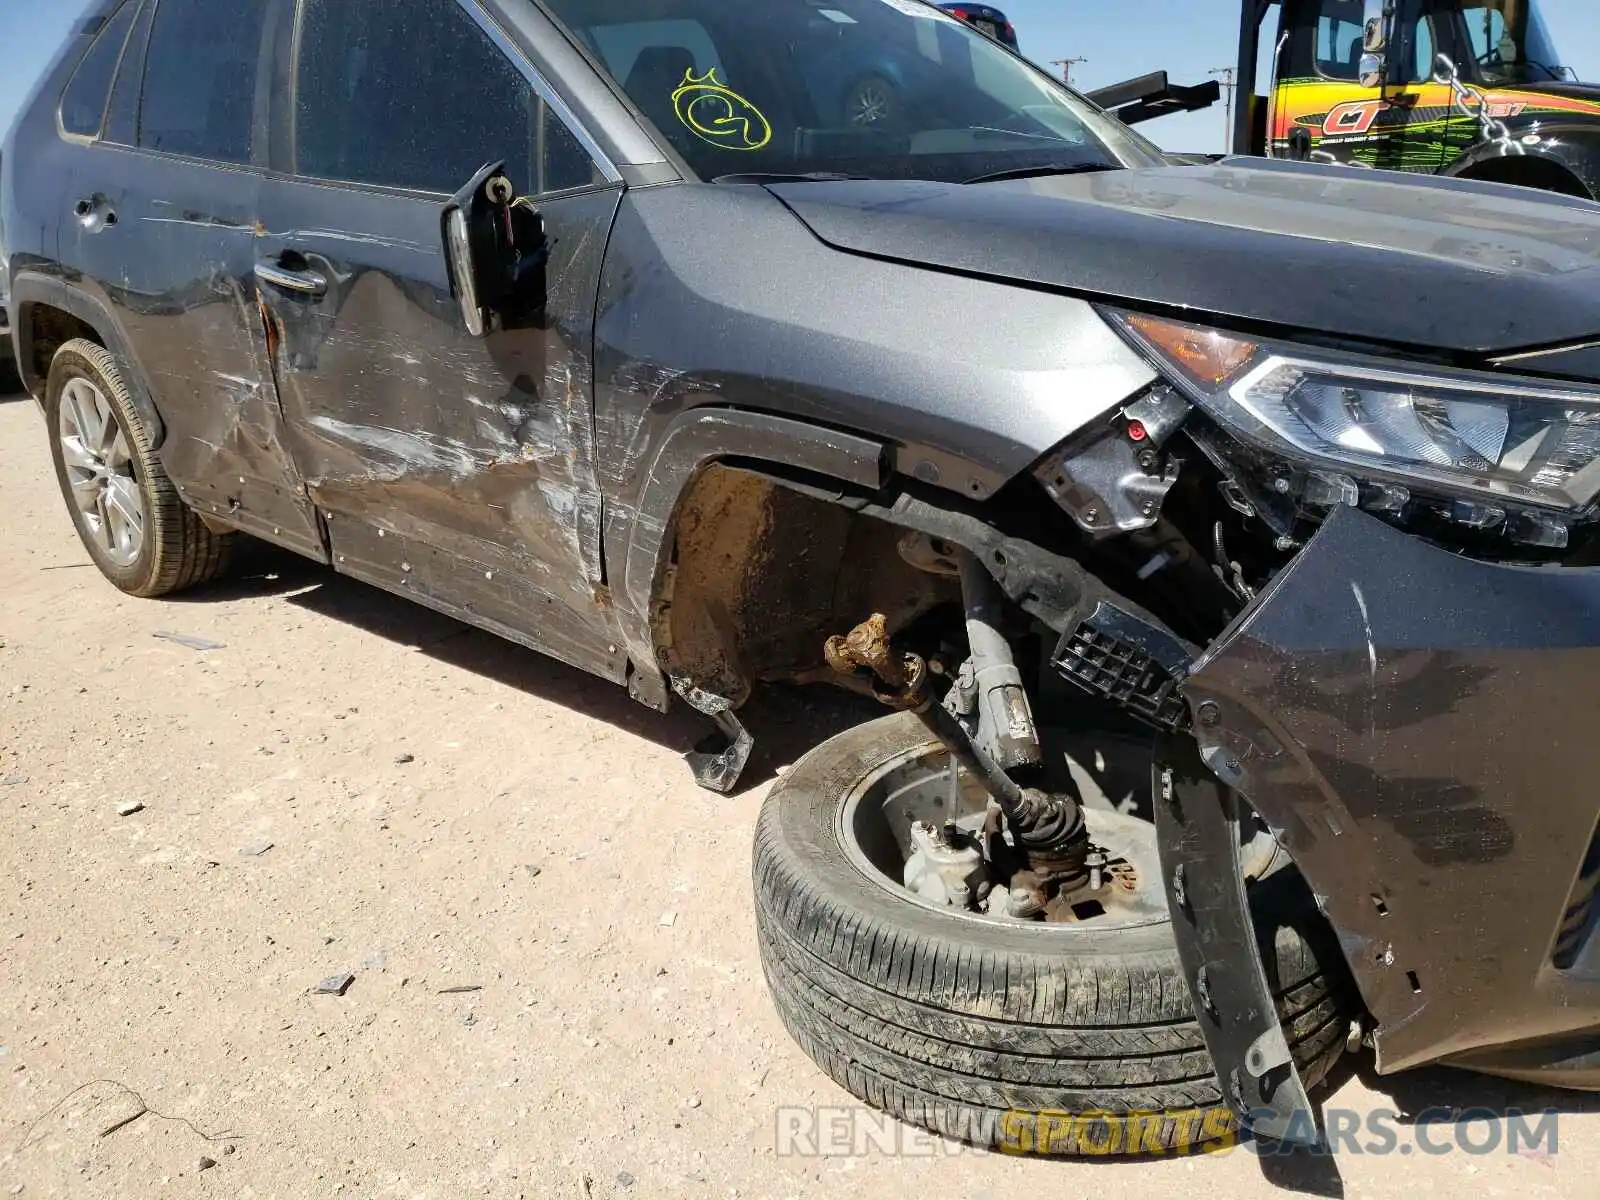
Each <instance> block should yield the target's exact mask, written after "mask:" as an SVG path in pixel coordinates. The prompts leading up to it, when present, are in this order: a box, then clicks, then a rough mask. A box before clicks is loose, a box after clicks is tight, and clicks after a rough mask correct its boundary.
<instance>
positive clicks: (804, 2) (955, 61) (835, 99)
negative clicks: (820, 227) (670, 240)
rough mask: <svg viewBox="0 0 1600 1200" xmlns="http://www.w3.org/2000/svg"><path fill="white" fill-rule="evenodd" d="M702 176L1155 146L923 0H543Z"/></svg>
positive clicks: (1082, 164) (955, 164)
mask: <svg viewBox="0 0 1600 1200" xmlns="http://www.w3.org/2000/svg"><path fill="white" fill-rule="evenodd" d="M545 2H546V6H547V7H548V8H549V9H550V10H551V11H552V12H553V13H554V14H555V15H556V17H558V18H559V19H560V20H562V21H563V22H564V23H565V24H566V26H567V27H568V29H569V30H571V32H572V34H573V35H574V36H575V37H576V38H577V39H578V40H579V41H580V42H582V43H583V44H584V45H585V46H587V47H588V49H589V50H590V52H591V53H592V54H593V55H594V57H595V58H596V59H598V60H599V62H600V63H601V65H602V66H603V67H604V68H605V69H606V71H607V72H608V73H609V74H610V75H611V77H612V78H613V79H614V80H615V81H616V82H617V84H618V85H619V86H620V87H621V88H622V89H623V90H624V91H625V92H626V93H627V94H628V96H629V98H630V99H631V100H632V101H633V103H634V106H635V107H637V108H638V109H639V110H640V111H641V112H642V113H643V114H644V115H645V117H646V118H648V119H649V120H650V122H651V123H652V124H653V125H654V126H655V127H656V129H657V130H658V131H659V132H660V134H661V136H662V137H663V138H664V139H665V140H666V141H667V142H668V143H670V144H671V145H672V146H673V148H674V149H676V150H677V152H678V154H679V155H681V156H682V157H683V159H684V160H685V161H686V162H687V163H688V164H689V166H690V168H691V169H692V170H693V171H694V172H695V173H696V174H697V175H699V176H700V177H701V178H703V179H717V178H719V177H722V176H725V175H735V174H738V175H748V174H783V175H810V174H840V175H858V176H867V177H871V178H901V179H908V178H915V179H936V180H945V181H949V182H959V181H962V180H967V179H972V178H974V177H977V176H980V175H988V174H994V173H998V172H1007V171H1014V170H1026V169H1030V168H1035V167H1065V168H1084V169H1090V168H1094V167H1117V166H1132V165H1139V166H1143V165H1147V164H1153V163H1157V162H1160V161H1161V159H1160V157H1159V156H1160V151H1158V150H1156V149H1155V147H1154V146H1152V145H1151V144H1150V143H1149V142H1147V141H1145V140H1144V139H1143V138H1140V137H1138V136H1137V135H1134V134H1133V133H1131V132H1130V131H1129V130H1128V129H1127V127H1126V126H1124V125H1121V124H1120V123H1118V122H1116V121H1114V120H1113V119H1112V118H1110V117H1107V116H1105V115H1104V114H1102V113H1100V112H1099V111H1097V110H1096V109H1094V108H1093V107H1092V106H1091V105H1089V104H1087V103H1085V102H1084V101H1083V100H1081V99H1079V98H1078V97H1076V96H1075V95H1073V94H1072V93H1070V92H1068V91H1067V90H1066V89H1065V88H1063V87H1062V86H1061V85H1059V84H1057V83H1055V82H1054V81H1053V80H1052V79H1051V78H1050V76H1048V75H1047V74H1045V73H1044V72H1042V71H1040V70H1037V69H1035V68H1034V67H1032V66H1030V65H1029V64H1027V63H1026V62H1024V61H1023V60H1022V59H1020V58H1019V57H1017V55H1015V54H1013V53H1012V52H1011V51H1009V50H1007V49H1005V48H1004V47H1003V46H1001V45H999V44H998V43H996V42H995V41H993V40H992V39H990V38H988V37H985V36H984V35H983V34H981V33H979V32H978V31H977V30H975V29H973V28H972V27H970V26H968V25H966V24H964V23H962V22H961V21H958V20H956V19H954V18H952V17H950V16H947V15H946V14H944V13H942V12H940V11H939V10H938V9H937V8H934V7H932V6H931V5H927V4H923V3H920V0H759V2H758V0H545Z"/></svg>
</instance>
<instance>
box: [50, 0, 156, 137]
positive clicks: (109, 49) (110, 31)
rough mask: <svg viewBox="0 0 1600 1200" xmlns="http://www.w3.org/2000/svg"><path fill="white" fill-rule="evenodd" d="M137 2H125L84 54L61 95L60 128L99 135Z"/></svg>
mask: <svg viewBox="0 0 1600 1200" xmlns="http://www.w3.org/2000/svg"><path fill="white" fill-rule="evenodd" d="M138 9H139V5H138V4H137V3H136V2H130V3H127V4H124V5H123V6H122V7H121V8H120V9H118V10H117V12H116V14H115V15H114V16H113V17H112V18H111V20H110V21H108V22H107V23H106V25H105V27H104V28H103V29H101V31H100V36H99V37H97V38H95V40H94V45H92V46H90V47H89V52H88V53H87V54H85V55H84V56H83V61H82V62H81V63H79V64H78V69H77V70H76V71H74V72H73V75H72V82H71V83H69V84H67V90H66V91H65V92H64V93H63V94H62V96H61V128H62V129H63V130H65V131H66V132H67V133H73V134H78V135H79V136H81V137H98V136H99V134H100V119H101V117H103V116H104V115H105V111H106V96H107V95H108V94H109V93H110V91H111V77H112V75H114V74H115V73H116V70H117V60H118V59H119V58H121V57H122V44H123V43H124V42H126V41H127V40H128V30H129V29H130V28H131V27H132V25H133V18H134V14H135V13H136V12H137V11H138Z"/></svg>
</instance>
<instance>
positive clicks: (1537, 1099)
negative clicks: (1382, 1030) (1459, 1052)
mask: <svg viewBox="0 0 1600 1200" xmlns="http://www.w3.org/2000/svg"><path fill="white" fill-rule="evenodd" d="M1335 1076H1336V1077H1335V1078H1334V1079H1333V1080H1332V1081H1331V1082H1332V1083H1333V1085H1334V1086H1339V1085H1340V1084H1341V1083H1343V1082H1344V1080H1346V1079H1348V1078H1350V1077H1351V1076H1354V1077H1355V1078H1357V1079H1359V1080H1360V1081H1361V1082H1362V1084H1364V1085H1365V1086H1366V1087H1368V1088H1369V1089H1371V1090H1372V1091H1374V1092H1378V1093H1379V1094H1381V1095H1384V1096H1387V1097H1389V1099H1390V1100H1392V1101H1393V1102H1394V1108H1395V1111H1396V1112H1397V1113H1398V1114H1399V1123H1400V1124H1401V1125H1416V1124H1419V1123H1423V1122H1426V1121H1429V1120H1437V1119H1439V1118H1440V1116H1441V1112H1440V1110H1444V1109H1448V1110H1450V1111H1451V1112H1453V1113H1457V1114H1460V1115H1461V1116H1458V1119H1461V1117H1465V1116H1478V1117H1482V1116H1484V1115H1486V1114H1487V1113H1489V1112H1493V1113H1496V1114H1498V1115H1501V1116H1505V1115H1508V1114H1512V1113H1520V1114H1523V1115H1524V1116H1529V1117H1535V1116H1537V1115H1538V1114H1541V1113H1546V1112H1554V1113H1557V1114H1567V1113H1592V1112H1600V1093H1596V1092H1577V1091H1572V1090H1570V1089H1567V1088H1554V1087H1545V1086H1542V1085H1540V1084H1536V1083H1521V1082H1518V1081H1517V1080H1514V1079H1499V1078H1497V1077H1495V1076H1493V1075H1483V1074H1480V1073H1478V1072H1476V1071H1467V1070H1462V1069H1459V1068H1455V1067H1419V1068H1417V1069H1416V1070H1414V1071H1403V1072H1401V1073H1399V1074H1396V1075H1380V1074H1378V1070H1377V1066H1376V1064H1375V1062H1374V1059H1373V1055H1372V1052H1371V1051H1363V1052H1362V1053H1361V1054H1360V1055H1357V1056H1354V1057H1347V1058H1346V1059H1345V1061H1344V1063H1342V1064H1341V1066H1340V1068H1339V1069H1338V1071H1336V1072H1335Z"/></svg>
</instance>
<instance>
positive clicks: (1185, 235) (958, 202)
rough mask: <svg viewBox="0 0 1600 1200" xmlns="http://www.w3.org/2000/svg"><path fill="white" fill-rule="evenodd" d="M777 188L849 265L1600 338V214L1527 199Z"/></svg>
mask: <svg viewBox="0 0 1600 1200" xmlns="http://www.w3.org/2000/svg"><path fill="white" fill-rule="evenodd" d="M770 190H771V191H772V192H773V193H774V194H775V195H777V196H778V197H779V199H781V200H782V201H783V202H784V203H785V204H786V205H788V207H789V208H790V210H791V211H792V212H793V213H794V214H795V215H796V216H797V217H798V218H799V219H800V220H801V221H803V222H805V224H806V225H807V226H809V227H810V229H811V230H812V231H813V232H814V233H815V234H816V236H817V237H819V238H820V239H822V241H824V242H825V243H827V244H829V245H831V246H833V247H835V248H837V249H839V250H844V251H849V252H852V253H856V254H866V255H871V256H873V257H877V258H886V259H893V260H898V261H901V262H905V263H911V264H917V265H920V266H927V267H932V268H936V269H941V270H949V271H957V272H961V273H963V274H970V275H978V276H984V277H989V278H998V279H1004V280H1014V281H1017V282H1021V283H1026V284H1029V285H1033V286H1038V287H1043V288H1058V289H1061V290H1063V291H1066V292H1070V293H1072V294H1075V295H1078V296H1082V297H1084V298H1086V299H1103V300H1108V301H1123V302H1127V303H1130V304H1136V305H1150V306H1162V307H1170V308H1174V309H1189V310H1195V311H1196V312H1198V313H1204V314H1208V315H1212V316H1215V317H1217V318H1220V319H1221V320H1222V321H1223V322H1224V323H1226V322H1227V321H1228V320H1236V321H1240V322H1253V323H1262V324H1266V325H1272V326H1278V327H1281V328H1282V329H1283V330H1284V331H1285V332H1288V333H1291V334H1292V333H1294V332H1296V331H1312V332H1316V333H1321V334H1327V335H1332V336H1337V337H1344V338H1352V339H1359V340H1363V341H1373V342H1381V343H1389V344H1393V345H1406V346H1414V347H1418V348H1426V349H1430V350H1438V349H1444V350H1448V351H1451V352H1453V353H1456V354H1460V355H1467V356H1487V355H1493V354H1500V353H1505V352H1507V351H1513V350H1518V349H1522V348H1525V347H1530V346H1543V345H1551V344H1556V343H1561V342H1567V341H1578V340H1580V339H1586V338H1592V337H1594V336H1595V335H1600V204H1594V203H1591V202H1590V201H1587V200H1577V199H1572V198H1569V197H1564V196H1555V195H1551V194H1548V193H1544V192H1536V191H1532V190H1531V189H1527V188H1512V187H1507V186H1500V185H1495V184H1482V183H1472V182H1463V181H1460V180H1447V179H1439V178H1434V177H1432V176H1415V177H1414V176H1405V175H1400V174H1398V173H1393V172H1377V171H1364V170H1359V169H1355V168H1347V167H1330V166H1321V165H1317V164H1302V163H1287V162H1280V161H1274V160H1267V159H1229V160H1225V161H1224V162H1221V163H1218V164H1215V165H1212V166H1193V167H1152V168H1141V169H1137V170H1127V171H1107V172H1101V173H1096V174H1088V175H1070V176H1053V177H1045V178H1040V179H1028V180H1014V181H1009V182H996V183H981V184H971V185H966V186H962V185H958V184H943V183H930V182H925V181H879V180H865V181H839V182H810V183H775V184H772V185H770ZM962 315H963V316H964V317H971V318H975V319H979V320H980V321H981V314H962Z"/></svg>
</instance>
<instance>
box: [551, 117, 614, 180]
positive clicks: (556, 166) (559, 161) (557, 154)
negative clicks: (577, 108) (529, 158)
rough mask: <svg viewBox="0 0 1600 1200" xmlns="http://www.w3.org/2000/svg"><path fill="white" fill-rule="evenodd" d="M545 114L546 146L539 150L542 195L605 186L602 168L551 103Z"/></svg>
mask: <svg viewBox="0 0 1600 1200" xmlns="http://www.w3.org/2000/svg"><path fill="white" fill-rule="evenodd" d="M541 107H542V109H543V111H544V119H543V130H544V138H543V145H542V146H541V148H540V155H539V162H540V178H539V182H538V187H537V190H538V191H539V192H560V191H565V190H566V189H567V188H580V187H593V186H594V185H595V184H598V183H602V182H604V180H603V179H602V178H601V175H600V171H599V169H598V168H597V167H596V166H595V164H594V160H593V159H592V158H590V157H589V152H588V151H587V150H585V149H584V148H583V146H582V144H581V143H580V142H579V141H578V139H577V138H576V137H575V136H574V135H573V133H572V131H571V130H570V129H568V128H567V126H566V123H565V122H563V121H562V120H561V118H560V117H558V116H557V115H556V113H555V110H554V109H552V108H551V107H550V106H549V105H548V104H545V105H541Z"/></svg>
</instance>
